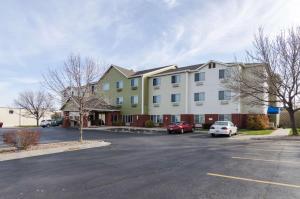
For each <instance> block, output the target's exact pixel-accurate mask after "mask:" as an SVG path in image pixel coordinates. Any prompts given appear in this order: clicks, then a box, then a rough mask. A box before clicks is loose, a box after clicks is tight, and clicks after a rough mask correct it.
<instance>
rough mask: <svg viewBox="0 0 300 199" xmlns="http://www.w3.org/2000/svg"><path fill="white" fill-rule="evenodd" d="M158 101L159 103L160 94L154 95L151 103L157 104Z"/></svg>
mask: <svg viewBox="0 0 300 199" xmlns="http://www.w3.org/2000/svg"><path fill="white" fill-rule="evenodd" d="M159 103H160V95H154V96H153V104H159Z"/></svg>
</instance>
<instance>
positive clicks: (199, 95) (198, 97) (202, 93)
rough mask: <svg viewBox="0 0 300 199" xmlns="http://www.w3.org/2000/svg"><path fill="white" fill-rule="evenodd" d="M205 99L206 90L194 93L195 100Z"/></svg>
mask: <svg viewBox="0 0 300 199" xmlns="http://www.w3.org/2000/svg"><path fill="white" fill-rule="evenodd" d="M204 100H205V92H200V93H194V101H195V102H199V101H204Z"/></svg>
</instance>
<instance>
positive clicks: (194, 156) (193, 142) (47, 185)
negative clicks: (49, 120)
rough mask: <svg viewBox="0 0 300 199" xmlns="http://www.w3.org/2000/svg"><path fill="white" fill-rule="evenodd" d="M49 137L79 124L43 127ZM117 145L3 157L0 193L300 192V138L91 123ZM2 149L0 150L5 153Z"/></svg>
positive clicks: (91, 135)
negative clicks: (120, 128)
mask: <svg viewBox="0 0 300 199" xmlns="http://www.w3.org/2000/svg"><path fill="white" fill-rule="evenodd" d="M40 130H41V132H42V141H43V142H56V141H66V140H76V139H78V138H79V133H78V131H76V130H75V129H62V128H49V129H40ZM84 137H85V139H103V140H105V141H109V142H111V143H112V145H110V146H108V147H102V148H94V149H87V150H81V151H73V152H65V153H59V154H52V155H45V156H39V157H31V158H24V159H19V160H11V161H4V162H0V198H5V199H6V198H8V199H10V198H30V199H33V198H56V199H58V198H72V199H76V198H130V199H135V198H139V199H140V198H151V199H152V198H164V199H166V198H172V199H176V198H180V199H182V198H213V199H216V198H217V199H218V198H230V199H235V198H238V199H241V198H251V199H252V198H270V199H276V198H285V199H287V198H300V172H299V168H300V156H299V155H300V150H299V149H300V142H299V141H280V140H276V141H274V140H248V141H247V140H243V141H241V140H235V139H231V138H226V137H217V138H211V137H209V136H206V135H203V134H195V133H187V134H183V135H168V134H152V135H148V134H147V135H145V134H134V133H122V132H105V131H103V132H102V131H85V132H84ZM0 155H1V154H0Z"/></svg>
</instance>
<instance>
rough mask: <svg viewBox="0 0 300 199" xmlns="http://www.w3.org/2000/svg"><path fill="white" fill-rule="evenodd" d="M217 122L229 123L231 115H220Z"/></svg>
mask: <svg viewBox="0 0 300 199" xmlns="http://www.w3.org/2000/svg"><path fill="white" fill-rule="evenodd" d="M218 120H219V121H231V114H220V115H219V119H218Z"/></svg>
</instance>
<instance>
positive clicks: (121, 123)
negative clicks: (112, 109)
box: [112, 120, 125, 126]
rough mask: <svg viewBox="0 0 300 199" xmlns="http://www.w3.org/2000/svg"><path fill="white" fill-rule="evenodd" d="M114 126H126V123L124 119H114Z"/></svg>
mask: <svg viewBox="0 0 300 199" xmlns="http://www.w3.org/2000/svg"><path fill="white" fill-rule="evenodd" d="M112 125H113V126H124V125H125V123H124V122H123V121H122V120H118V121H114V122H113V123H112Z"/></svg>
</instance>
